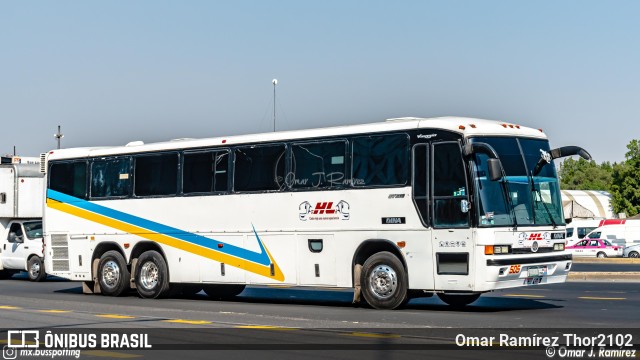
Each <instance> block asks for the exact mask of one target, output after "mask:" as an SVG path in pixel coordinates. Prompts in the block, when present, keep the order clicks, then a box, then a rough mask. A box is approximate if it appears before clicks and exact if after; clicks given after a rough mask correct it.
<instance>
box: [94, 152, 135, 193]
mask: <svg viewBox="0 0 640 360" xmlns="http://www.w3.org/2000/svg"><path fill="white" fill-rule="evenodd" d="M130 175H131V160H130V159H129V158H119V159H118V158H116V159H100V160H94V161H93V163H92V164H91V197H92V198H93V197H122V196H128V195H129V190H130V184H131V179H130V177H131V176H130Z"/></svg>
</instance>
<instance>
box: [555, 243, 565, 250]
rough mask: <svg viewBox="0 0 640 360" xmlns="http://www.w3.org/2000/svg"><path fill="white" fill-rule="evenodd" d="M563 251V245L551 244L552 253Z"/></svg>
mask: <svg viewBox="0 0 640 360" xmlns="http://www.w3.org/2000/svg"><path fill="white" fill-rule="evenodd" d="M563 250H564V243H556V244H553V251H563Z"/></svg>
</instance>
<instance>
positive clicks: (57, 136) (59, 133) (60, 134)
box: [53, 125, 64, 149]
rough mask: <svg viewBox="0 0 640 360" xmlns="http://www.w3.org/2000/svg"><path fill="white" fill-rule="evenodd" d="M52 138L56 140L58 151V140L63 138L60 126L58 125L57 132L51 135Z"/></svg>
mask: <svg viewBox="0 0 640 360" xmlns="http://www.w3.org/2000/svg"><path fill="white" fill-rule="evenodd" d="M53 137H54V138H56V140H58V149H60V139H62V138H63V137H64V134H63V133H61V132H60V125H58V132H57V133H55V134H53Z"/></svg>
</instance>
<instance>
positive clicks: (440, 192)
mask: <svg viewBox="0 0 640 360" xmlns="http://www.w3.org/2000/svg"><path fill="white" fill-rule="evenodd" d="M432 174H433V197H434V200H433V225H434V226H436V227H460V226H467V225H468V224H469V213H468V212H465V211H462V201H463V200H464V201H468V200H467V199H468V195H469V192H468V191H467V182H466V178H465V167H464V162H463V161H462V153H461V151H460V145H459V144H458V143H456V142H445V143H437V144H434V145H433V173H432Z"/></svg>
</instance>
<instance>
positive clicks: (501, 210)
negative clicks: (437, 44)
mask: <svg viewBox="0 0 640 360" xmlns="http://www.w3.org/2000/svg"><path fill="white" fill-rule="evenodd" d="M575 154H580V155H582V156H583V157H589V155H588V154H587V153H586V151H584V150H582V149H580V148H577V147H564V148H559V149H554V150H550V148H549V143H548V141H547V138H546V136H545V134H544V133H543V132H542V130H536V129H531V128H526V127H522V126H519V125H514V124H508V123H502V122H496V121H488V120H480V119H470V118H458V117H447V118H434V119H421V118H401V119H391V120H388V121H386V122H382V123H375V124H368V125H358V126H344V127H335V128H326V129H315V130H302V131H289V132H274V133H266V134H258V135H246V136H233V137H218V138H210V139H200V140H193V139H181V140H175V141H169V142H163V143H154V144H142V143H141V142H133V143H130V144H128V145H127V146H120V147H108V148H79V149H63V150H55V151H51V152H49V153H48V154H43V161H45V163H46V166H44V167H43V171H46V172H47V175H46V179H47V194H46V206H45V211H44V236H45V244H46V255H45V257H46V259H45V268H46V269H47V272H48V273H49V274H52V275H56V276H60V277H63V278H67V279H70V280H76V281H82V282H83V290H84V292H86V293H101V294H103V295H111V296H117V295H120V294H122V293H123V292H125V291H126V290H128V289H130V288H132V289H136V290H137V292H138V293H139V295H140V296H141V297H144V298H157V297H162V296H167V295H168V294H170V293H176V292H177V291H181V292H183V293H185V294H188V293H195V292H198V291H200V290H204V291H205V292H206V293H207V294H208V295H210V296H213V297H228V296H235V295H237V294H238V293H240V292H241V291H242V290H243V289H244V286H245V285H246V284H260V285H269V284H282V285H297V286H323V287H336V288H355V291H354V302H356V301H360V297H361V296H362V297H364V300H366V301H367V302H368V303H369V304H370V305H371V306H373V307H375V308H381V309H393V308H396V307H398V306H400V305H402V304H403V303H404V302H406V301H407V300H408V299H409V298H411V297H419V296H431V295H433V294H437V295H438V296H439V297H440V298H441V299H442V300H443V301H445V302H447V303H449V304H452V305H456V306H462V305H466V304H468V303H471V302H473V301H475V300H476V299H477V298H478V297H479V296H480V294H481V293H483V292H488V291H492V290H495V289H504V288H513V287H520V286H529V285H537V284H548V283H560V282H564V281H565V279H566V277H567V274H568V272H569V269H570V267H571V255H570V254H569V253H568V252H566V251H565V250H564V235H565V228H564V217H563V214H562V202H561V197H560V189H559V186H558V179H557V175H556V170H555V167H554V164H553V161H552V159H554V158H558V157H562V156H567V155H575ZM170 290H171V291H170Z"/></svg>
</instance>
